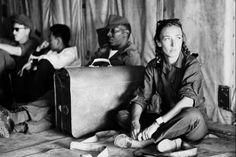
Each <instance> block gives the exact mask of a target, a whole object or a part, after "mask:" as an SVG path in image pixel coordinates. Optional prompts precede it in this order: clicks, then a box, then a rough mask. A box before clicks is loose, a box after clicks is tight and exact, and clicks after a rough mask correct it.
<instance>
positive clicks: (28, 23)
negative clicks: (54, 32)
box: [13, 14, 34, 30]
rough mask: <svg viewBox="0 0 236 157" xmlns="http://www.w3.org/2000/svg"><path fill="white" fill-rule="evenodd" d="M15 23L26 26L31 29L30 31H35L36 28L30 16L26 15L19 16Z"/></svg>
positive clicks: (14, 20)
mask: <svg viewBox="0 0 236 157" xmlns="http://www.w3.org/2000/svg"><path fill="white" fill-rule="evenodd" d="M13 22H14V23H18V24H21V25H24V26H26V27H28V28H30V30H33V28H34V26H33V23H32V21H31V20H30V18H29V17H28V16H26V15H24V14H20V15H17V16H16V17H15V18H14V19H13Z"/></svg>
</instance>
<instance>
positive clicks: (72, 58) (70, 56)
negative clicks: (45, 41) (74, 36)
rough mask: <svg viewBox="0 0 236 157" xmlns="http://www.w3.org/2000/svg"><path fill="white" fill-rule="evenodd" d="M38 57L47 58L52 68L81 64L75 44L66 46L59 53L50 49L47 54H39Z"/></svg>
mask: <svg viewBox="0 0 236 157" xmlns="http://www.w3.org/2000/svg"><path fill="white" fill-rule="evenodd" d="M40 59H47V60H48V61H49V62H50V63H51V64H52V65H53V67H54V69H61V68H63V67H65V66H81V60H80V58H79V57H78V52H77V48H76V46H73V47H67V48H65V49H63V50H62V51H61V52H60V53H58V52H56V51H52V50H50V51H49V52H48V53H47V54H45V55H41V56H40Z"/></svg>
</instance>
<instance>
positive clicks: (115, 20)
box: [106, 15, 130, 28]
mask: <svg viewBox="0 0 236 157" xmlns="http://www.w3.org/2000/svg"><path fill="white" fill-rule="evenodd" d="M118 25H130V23H129V21H128V20H127V19H126V18H125V17H122V16H119V15H110V16H109V18H108V22H107V26H106V28H114V27H116V26H118Z"/></svg>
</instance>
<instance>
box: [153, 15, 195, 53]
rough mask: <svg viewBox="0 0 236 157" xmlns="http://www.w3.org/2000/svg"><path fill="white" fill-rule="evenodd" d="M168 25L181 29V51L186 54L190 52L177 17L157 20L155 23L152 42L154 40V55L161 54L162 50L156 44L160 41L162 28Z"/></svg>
mask: <svg viewBox="0 0 236 157" xmlns="http://www.w3.org/2000/svg"><path fill="white" fill-rule="evenodd" d="M170 26H177V27H179V28H180V29H181V31H182V34H183V43H182V53H183V54H184V55H185V56H187V55H189V54H190V51H189V49H188V47H187V46H186V43H185V40H186V36H185V34H184V31H183V28H182V24H181V23H180V20H179V19H165V20H160V21H157V25H156V34H155V36H154V42H155V47H156V49H155V52H156V57H158V56H159V57H160V56H162V55H163V52H162V48H161V47H159V46H158V44H157V41H160V40H161V39H160V35H161V31H162V29H164V28H165V27H170Z"/></svg>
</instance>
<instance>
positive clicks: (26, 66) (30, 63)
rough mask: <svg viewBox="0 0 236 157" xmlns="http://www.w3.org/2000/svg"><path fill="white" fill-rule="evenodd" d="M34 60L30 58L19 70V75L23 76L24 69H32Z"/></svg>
mask: <svg viewBox="0 0 236 157" xmlns="http://www.w3.org/2000/svg"><path fill="white" fill-rule="evenodd" d="M32 62H33V61H32V60H29V61H28V62H27V63H26V64H25V65H24V66H23V67H22V69H21V70H20V71H19V72H18V75H19V76H20V77H21V76H23V73H24V70H30V69H31V67H32Z"/></svg>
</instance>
